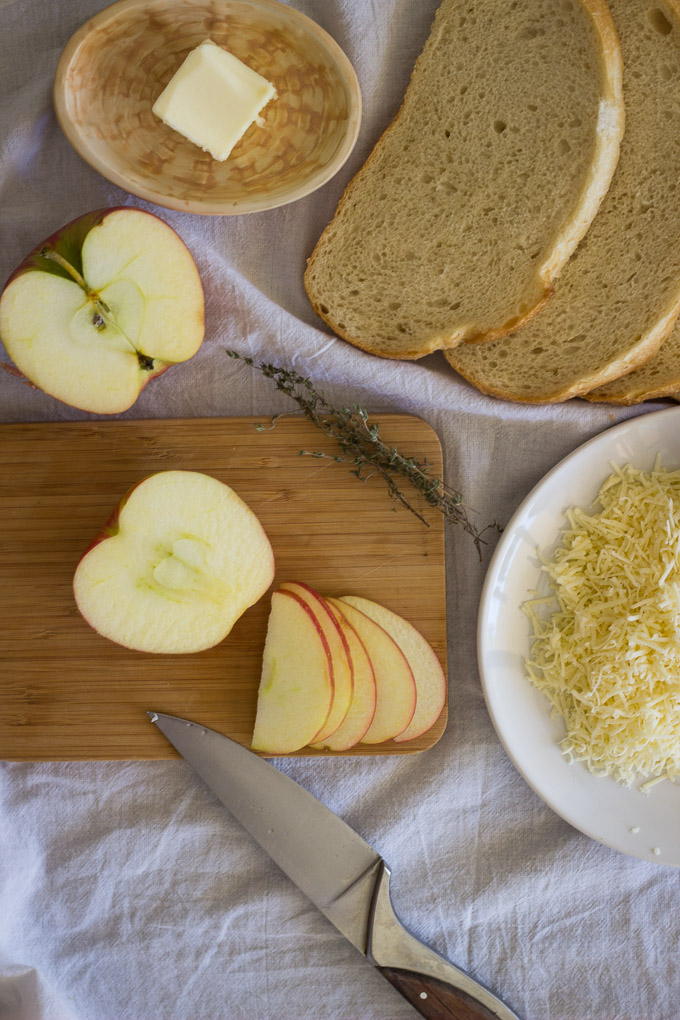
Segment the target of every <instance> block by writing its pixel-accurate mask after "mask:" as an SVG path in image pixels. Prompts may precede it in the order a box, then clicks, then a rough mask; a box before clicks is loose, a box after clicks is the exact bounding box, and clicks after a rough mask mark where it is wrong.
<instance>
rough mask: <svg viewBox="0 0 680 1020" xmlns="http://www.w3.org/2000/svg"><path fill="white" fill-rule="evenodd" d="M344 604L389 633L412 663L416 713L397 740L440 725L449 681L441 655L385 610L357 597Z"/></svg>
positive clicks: (409, 625)
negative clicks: (441, 661)
mask: <svg viewBox="0 0 680 1020" xmlns="http://www.w3.org/2000/svg"><path fill="white" fill-rule="evenodd" d="M340 601H341V602H345V603H347V605H350V606H354V608H355V609H358V610H360V611H361V612H362V613H365V614H366V616H370V618H371V619H372V620H373V621H374V622H375V623H378V624H380V626H381V627H382V628H383V629H384V630H386V631H387V633H388V634H389V635H390V637H392V638H394V640H395V641H396V642H397V644H398V645H399V647H400V648H401V650H402V652H403V653H404V655H405V656H406V658H407V659H408V664H409V666H410V667H411V672H412V673H413V679H414V680H415V684H416V710H415V712H414V714H413V718H412V719H411V722H410V723H409V724H408V726H407V727H406V729H405V730H404V731H403V733H400V734H399V736H398V737H395V738H394V739H395V740H396V741H397V742H399V743H401V741H403V740H413V739H414V737H419V736H420V734H421V733H425V731H426V730H429V729H430V727H431V726H432V725H434V723H435V722H436V721H437V719H438V718H439V716H440V715H441V712H442V709H443V708H444V702H445V700H446V677H445V676H444V670H443V669H442V667H441V663H440V662H439V659H438V658H437V655H436V653H435V651H434V649H433V648H432V646H431V645H430V643H429V641H426V640H425V638H424V637H423V635H422V634H421V633H420V631H419V630H416V628H415V627H414V626H413V625H412V624H411V623H409V622H408V620H404V618H403V617H401V616H397V614H396V613H393V612H392V611H391V610H390V609H386V608H385V606H381V605H378V603H377V602H372V601H371V600H370V599H363V598H360V597H359V596H357V595H343V596H342V598H341V599H340Z"/></svg>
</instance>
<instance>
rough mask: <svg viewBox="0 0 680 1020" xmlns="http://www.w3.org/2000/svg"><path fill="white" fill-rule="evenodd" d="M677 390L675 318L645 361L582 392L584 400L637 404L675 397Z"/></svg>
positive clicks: (679, 342)
mask: <svg viewBox="0 0 680 1020" xmlns="http://www.w3.org/2000/svg"><path fill="white" fill-rule="evenodd" d="M678 390H680V323H678V322H676V323H675V326H674V327H673V330H672V331H671V334H670V336H669V337H668V338H667V339H666V340H664V342H663V344H662V345H661V347H660V349H659V350H658V351H657V353H656V354H655V355H654V357H653V358H650V360H649V361H647V362H645V364H644V365H642V367H641V368H636V369H634V371H632V372H628V373H627V374H626V375H622V376H620V377H619V378H618V379H614V380H613V382H610V383H607V385H606V386H600V387H599V388H598V389H596V390H591V391H590V393H584V394H583V396H584V397H585V399H586V400H592V401H597V402H599V403H605V404H640V403H642V401H643V400H656V399H658V398H659V397H674V398H675V399H677V396H676V394H677V392H678Z"/></svg>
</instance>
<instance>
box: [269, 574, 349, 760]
mask: <svg viewBox="0 0 680 1020" xmlns="http://www.w3.org/2000/svg"><path fill="white" fill-rule="evenodd" d="M278 594H279V595H285V596H289V597H290V598H291V599H295V601H296V602H297V603H299V604H300V605H301V606H302V608H303V609H304V610H305V612H306V613H307V615H308V616H309V618H310V620H311V621H312V623H313V624H314V629H315V630H316V632H317V633H318V635H319V637H320V639H321V644H322V645H323V650H324V652H325V653H326V659H327V661H328V676H329V679H330V702H329V704H328V711H327V713H326V718H325V719H324V720H323V723H322V724H321V725H320V726H319V728H318V729H317V731H316V733H315V734H314V736H313V737H312V739H311V741H310V742H309V743H310V744H313V743H314V741H315V739H316V735H317V734H318V733H321V732H322V731H323V727H324V726H325V724H326V720H327V719H328V716H329V715H330V709H331V708H332V704H333V694H334V680H333V660H332V658H331V655H330V648H329V647H328V642H327V641H326V635H325V634H324V632H323V630H322V629H321V627H320V626H319V623H318V621H317V619H316V616H315V615H314V613H313V612H312V610H311V609H310V607H309V606H308V605H307V603H306V602H305V600H304V599H301V598H300V596H299V595H296V593H295V592H290V591H289V590H287V589H280V590H279V592H278ZM277 753H280V754H283V753H284V754H287V753H289V752H276V751H269V752H267V754H273V755H275V754H277Z"/></svg>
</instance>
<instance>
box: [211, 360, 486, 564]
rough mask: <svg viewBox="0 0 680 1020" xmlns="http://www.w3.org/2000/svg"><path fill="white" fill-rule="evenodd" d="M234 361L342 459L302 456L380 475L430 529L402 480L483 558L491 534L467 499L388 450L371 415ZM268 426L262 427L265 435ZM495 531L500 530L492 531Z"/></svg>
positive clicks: (279, 372)
mask: <svg viewBox="0 0 680 1020" xmlns="http://www.w3.org/2000/svg"><path fill="white" fill-rule="evenodd" d="M227 354H228V355H229V357H230V358H236V359H237V360H239V361H244V362H245V363H246V365H250V366H251V367H252V368H255V369H257V371H259V372H261V373H262V375H264V376H265V377H266V378H267V379H271V380H272V382H273V383H274V385H275V386H276V388H277V390H280V391H281V392H282V393H285V394H286V395H287V396H289V397H291V399H292V400H294V401H295V403H296V404H297V405H298V407H299V408H300V411H301V412H302V413H303V414H304V416H305V417H306V418H307V419H308V420H309V421H311V422H312V423H313V424H314V425H316V427H317V428H318V429H320V431H321V432H323V434H324V435H326V436H329V437H330V438H331V439H334V440H335V442H336V443H337V445H338V447H339V449H340V454H339V455H335V456H331V455H330V454H327V453H323V452H322V451H320V450H314V451H312V450H300V451H299V453H298V456H309V457H318V458H328V459H330V460H334V461H336V462H337V463H340V464H350V465H352V468H351V472H352V474H353V475H356V477H357V478H359V479H360V480H361V481H367V480H368V479H369V478H371V477H372V476H373V475H379V476H380V477H381V478H382V479H383V481H384V482H385V485H386V486H387V491H388V493H389V495H390V496H391V497H392V499H394V500H395V501H396V502H398V503H400V504H401V505H402V506H403V507H404V508H405V509H406V510H409V511H410V512H411V513H412V514H414V515H415V516H416V517H417V518H418V519H419V520H420V521H422V522H423V524H425V525H426V526H427V527H429V526H430V525H429V522H428V521H427V519H426V518H425V517H424V516H423V514H422V513H421V512H420V511H419V510H417V509H416V508H415V507H414V506H413V505H412V504H411V502H410V501H409V499H408V497H407V496H406V494H405V493H404V492H403V491H402V489H401V488H400V487H399V484H398V480H401V479H404V480H405V481H406V482H408V483H409V484H410V485H411V487H412V488H413V489H414V490H415V491H416V492H418V493H419V494H420V495H421V496H422V497H423V499H424V500H425V502H426V503H427V504H429V506H431V507H432V508H433V509H434V510H437V511H439V512H440V513H442V514H443V515H444V518H445V519H446V520H447V521H451V522H453V523H454V524H458V525H459V526H460V527H462V528H463V529H464V530H465V531H467V533H468V534H469V535H471V536H472V538H473V540H474V543H475V546H476V547H477V550H478V551H479V552H481V545H482V544H483V543H484V541H485V540H484V539H483V538H482V535H483V534H484V532H485V531H487V530H488V528H483V529H482V530H481V531H480V530H479V529H478V528H477V527H476V526H475V525H474V523H473V522H472V521H471V519H470V509H469V508H468V507H466V506H465V505H464V503H463V497H462V495H461V493H460V492H457V491H456V490H455V489H453V488H451V486H449V485H446V484H445V483H444V481H443V480H442V479H441V478H439V477H437V476H436V475H433V474H431V472H430V468H429V465H428V464H427V462H426V461H417V460H416V459H415V458H414V457H404V456H403V455H402V454H401V453H399V451H398V450H397V448H396V446H389V445H388V444H387V443H385V442H384V441H383V439H382V437H381V435H380V428H379V426H378V425H377V424H376V423H374V422H369V415H368V412H367V411H366V410H365V408H363V407H361V406H360V405H359V404H354V405H353V406H352V407H340V408H338V407H334V406H333V405H332V404H330V403H329V402H328V401H327V400H326V398H325V397H324V396H323V395H322V394H321V393H319V392H318V391H317V390H316V389H315V388H314V386H313V384H312V382H311V380H310V379H308V378H306V377H305V376H303V375H301V374H300V373H299V372H296V371H295V370H294V369H290V368H281V367H280V366H278V365H272V364H271V363H269V362H261V363H260V364H257V363H256V362H255V361H254V360H253V358H249V357H246V356H245V355H243V354H239V353H238V351H234V350H229V349H228V350H227ZM286 413H290V412H284V413H283V414H279V415H276V416H275V417H274V418H273V419H272V423H271V425H270V426H269V428H273V427H274V425H275V423H276V421H277V420H278V419H279V418H282V417H284V416H285V414H286ZM265 428H266V426H264V425H259V426H258V429H259V430H260V431H264V430H265ZM488 527H490V528H495V527H496V525H495V524H494V525H489V526H488Z"/></svg>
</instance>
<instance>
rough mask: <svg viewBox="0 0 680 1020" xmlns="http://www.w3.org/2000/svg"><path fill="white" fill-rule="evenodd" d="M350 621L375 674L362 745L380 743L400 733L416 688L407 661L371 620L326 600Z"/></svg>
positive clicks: (406, 722) (413, 707) (410, 715)
mask: <svg viewBox="0 0 680 1020" xmlns="http://www.w3.org/2000/svg"><path fill="white" fill-rule="evenodd" d="M327 601H328V602H330V604H331V605H332V606H334V607H335V608H336V609H338V610H339V611H340V612H341V613H342V614H343V615H344V616H345V617H346V618H347V620H348V621H349V622H350V624H351V625H352V627H354V629H355V630H356V632H357V634H358V635H359V637H360V638H361V641H362V643H363V645H364V648H365V649H366V651H367V652H368V655H369V658H370V660H371V663H372V664H373V670H374V674H375V687H376V703H375V714H374V716H373V721H372V722H371V725H370V726H369V728H368V730H367V731H366V733H364V735H363V737H362V738H361V743H362V744H381V743H382V742H383V741H384V740H392V739H393V738H394V737H397V736H399V734H400V733H403V732H404V730H405V729H406V727H407V726H408V725H409V723H410V722H411V719H412V718H413V715H414V713H415V710H416V685H415V680H414V679H413V672H412V670H411V667H410V665H409V663H408V660H407V658H406V656H405V655H404V653H403V652H402V650H401V648H400V647H399V645H398V644H397V643H396V641H395V640H394V638H392V637H391V636H390V635H389V634H388V633H387V631H386V630H385V629H384V628H383V627H381V626H380V624H378V623H376V622H375V621H374V620H372V619H371V618H370V616H367V615H366V614H365V613H362V612H361V610H359V609H356V608H355V606H353V605H350V604H349V603H348V602H344V601H340V600H339V599H333V598H329V599H328V600H327Z"/></svg>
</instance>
